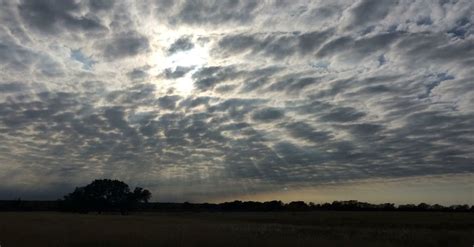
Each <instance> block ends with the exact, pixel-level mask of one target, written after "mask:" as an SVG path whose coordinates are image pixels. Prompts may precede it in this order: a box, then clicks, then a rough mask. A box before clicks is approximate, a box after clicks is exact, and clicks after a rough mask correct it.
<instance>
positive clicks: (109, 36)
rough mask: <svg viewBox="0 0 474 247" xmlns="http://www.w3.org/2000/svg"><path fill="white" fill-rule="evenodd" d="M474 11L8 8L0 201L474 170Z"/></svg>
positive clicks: (1, 8)
mask: <svg viewBox="0 0 474 247" xmlns="http://www.w3.org/2000/svg"><path fill="white" fill-rule="evenodd" d="M472 13H474V3H473V2H472V1H470V0H464V1H463V0H459V1H449V0H447V1H402V0H400V1H373V0H358V1H330V2H329V1H274V2H273V1H270V2H262V1H191V0H190V1H152V0H148V1H139V2H136V1H118V2H116V1H108V0H88V1H87V0H85V1H72V0H71V1H70V0H67V1H59V0H57V1H56V0H47V1H46V0H34V1H33V0H12V1H1V2H0V23H1V24H0V68H1V69H0V139H1V141H0V166H1V169H0V180H1V181H2V189H1V190H0V197H2V198H10V197H13V196H16V195H17V194H18V193H20V194H21V195H23V196H26V197H31V198H34V197H36V198H39V197H49V198H56V197H57V196H59V195H61V193H63V192H64V191H67V190H69V189H70V188H72V187H74V186H77V185H79V184H82V183H86V182H88V181H89V180H90V178H99V177H113V178H119V179H123V180H126V181H128V182H130V183H131V184H139V185H141V186H145V187H149V188H151V189H152V190H153V189H155V191H154V192H155V194H156V195H157V197H158V199H159V200H206V199H213V198H220V197H228V196H231V195H242V194H252V193H261V192H267V191H275V190H281V189H282V188H286V187H288V186H318V185H322V184H327V183H332V184H334V183H336V184H337V183H340V182H345V181H348V180H350V181H359V180H366V179H384V178H395V179H396V178H405V177H411V176H430V175H447V174H472V173H474V166H473V162H474V127H473V126H474V110H473V109H474V76H473V75H474V69H473V68H474V34H473V31H474V25H473V23H474V15H473V14H472Z"/></svg>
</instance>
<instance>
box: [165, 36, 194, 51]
mask: <svg viewBox="0 0 474 247" xmlns="http://www.w3.org/2000/svg"><path fill="white" fill-rule="evenodd" d="M193 48H194V43H193V42H192V41H191V39H190V38H189V37H181V38H179V39H177V40H176V41H175V42H174V43H173V44H171V46H170V48H169V49H168V53H169V54H173V53H176V52H180V51H187V50H191V49H193Z"/></svg>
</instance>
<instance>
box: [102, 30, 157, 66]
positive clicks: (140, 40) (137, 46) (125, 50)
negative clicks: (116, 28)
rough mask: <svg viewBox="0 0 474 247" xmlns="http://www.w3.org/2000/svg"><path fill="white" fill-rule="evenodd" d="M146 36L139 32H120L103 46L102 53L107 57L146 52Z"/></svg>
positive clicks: (147, 43)
mask: <svg viewBox="0 0 474 247" xmlns="http://www.w3.org/2000/svg"><path fill="white" fill-rule="evenodd" d="M148 49H149V41H148V38H147V37H145V36H143V35H141V34H139V33H135V32H132V33H122V34H119V35H117V36H115V37H114V38H112V39H111V40H108V41H107V44H106V45H105V46H104V48H103V55H104V56H105V57H106V58H108V59H116V58H124V57H130V56H135V55H138V54H140V53H144V52H147V51H148Z"/></svg>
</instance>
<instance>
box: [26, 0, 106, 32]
mask: <svg viewBox="0 0 474 247" xmlns="http://www.w3.org/2000/svg"><path fill="white" fill-rule="evenodd" d="M93 2H98V1H93ZM81 9H82V8H81V6H80V4H79V3H77V2H76V1H73V0H66V1H59V0H53V1H49V0H39V1H34V0H22V1H21V3H20V4H19V5H18V11H19V13H20V16H21V17H22V18H23V20H24V21H25V23H26V24H28V25H30V26H32V27H34V28H36V29H38V30H39V31H42V32H47V33H57V32H61V31H64V30H68V29H70V30H76V29H79V30H85V31H104V30H105V29H106V28H105V27H104V26H103V25H102V24H101V23H100V21H99V20H97V19H96V18H93V17H92V16H87V15H83V14H81V13H80V12H81Z"/></svg>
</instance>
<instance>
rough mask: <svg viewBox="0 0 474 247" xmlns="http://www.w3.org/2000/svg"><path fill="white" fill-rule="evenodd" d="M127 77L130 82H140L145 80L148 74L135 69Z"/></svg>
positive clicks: (140, 69)
mask: <svg viewBox="0 0 474 247" xmlns="http://www.w3.org/2000/svg"><path fill="white" fill-rule="evenodd" d="M127 76H128V78H130V80H141V79H144V78H146V77H147V76H148V73H147V72H146V71H145V70H143V69H142V68H136V69H133V70H132V71H130V72H128V73H127Z"/></svg>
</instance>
